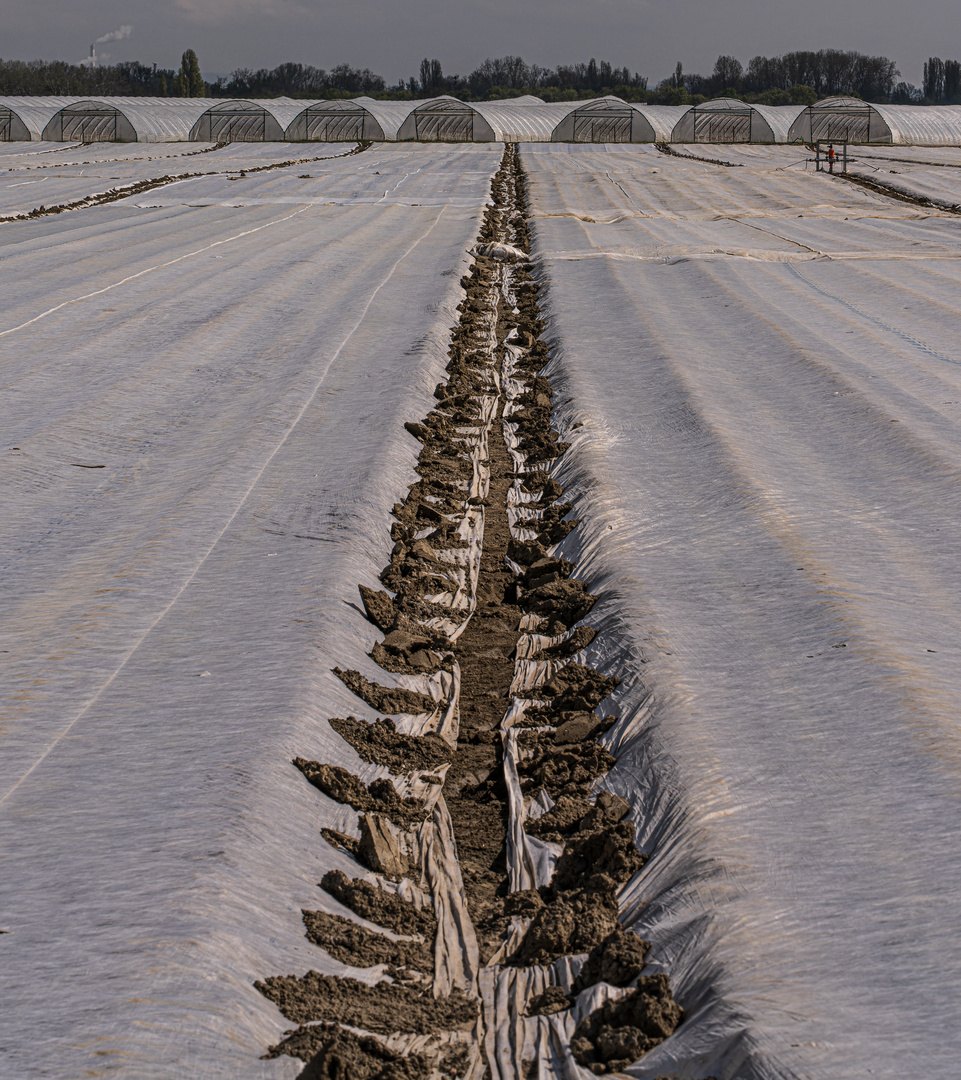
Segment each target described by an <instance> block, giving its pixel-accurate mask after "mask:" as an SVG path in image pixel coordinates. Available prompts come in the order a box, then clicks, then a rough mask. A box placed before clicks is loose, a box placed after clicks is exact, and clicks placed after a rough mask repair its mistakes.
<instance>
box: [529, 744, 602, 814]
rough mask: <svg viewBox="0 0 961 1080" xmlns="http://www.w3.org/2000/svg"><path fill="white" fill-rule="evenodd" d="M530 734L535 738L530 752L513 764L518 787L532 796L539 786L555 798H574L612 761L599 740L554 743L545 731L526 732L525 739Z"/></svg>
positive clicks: (584, 791)
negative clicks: (566, 743) (529, 756)
mask: <svg viewBox="0 0 961 1080" xmlns="http://www.w3.org/2000/svg"><path fill="white" fill-rule="evenodd" d="M532 736H533V737H534V738H535V739H537V742H535V746H537V750H536V751H535V753H534V756H533V757H532V758H527V759H525V760H523V761H520V762H518V764H517V772H518V775H519V776H520V778H521V790H522V791H523V792H524V794H525V795H529V796H531V797H532V798H533V797H534V796H535V795H536V794H537V792H538V791H540V790H542V789H543V790H544V791H546V792H547V793H548V794H549V795H550V796H551V798H552V799H555V800H556V799H557V798H558V797H559V796H560V795H562V794H563V795H570V796H572V797H575V798H576V797H577V796H579V795H581V794H582V793H586V792H587V791H589V790H590V787H591V784H592V783H593V782H594V780H595V779H597V777H598V776H602V775H603V774H604V773H606V772H608V771H609V770H610V769H611V767H612V766H613V765H614V764H615V759H614V757H613V756H612V755H611V754H610V753H609V752H608V751H607V750H605V749H604V747H603V746H601V745H600V744H599V743H596V742H591V741H588V742H584V743H581V744H580V745H578V744H571V745H565V746H557V745H555V743H554V740H553V738H552V737H551V736H549V735H548V736H546V737H545V736H540V735H534V733H529V734H528V735H527V739H531V737H532ZM525 741H526V740H525ZM542 748H543V749H542Z"/></svg>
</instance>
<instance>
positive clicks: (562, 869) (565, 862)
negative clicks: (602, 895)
mask: <svg viewBox="0 0 961 1080" xmlns="http://www.w3.org/2000/svg"><path fill="white" fill-rule="evenodd" d="M646 861H647V859H646V858H645V856H643V855H642V854H641V853H640V852H639V851H638V850H637V846H636V845H635V843H634V823H633V822H631V821H622V822H620V823H619V824H617V825H611V826H608V827H607V828H604V829H596V830H593V831H591V832H583V833H577V834H576V835H575V836H574V837H573V838H572V839H571V840H569V841H568V842H567V845H566V846H565V848H564V853H563V855H561V857H560V858H559V859H558V860H557V867H556V869H555V870H554V877H553V879H552V882H551V884H552V885H553V886H554V887H555V888H556V889H574V888H578V887H579V886H580V884H581V883H582V882H583V881H584V879H585V878H586V877H587V876H588V875H596V874H604V875H606V876H607V877H609V878H611V879H612V880H613V881H614V882H616V883H617V884H618V885H623V884H624V882H626V881H629V880H630V879H631V878H632V877H633V876H634V874H635V873H636V872H637V871H638V870H640V868H641V867H642V866H643V865H644V863H645V862H646Z"/></svg>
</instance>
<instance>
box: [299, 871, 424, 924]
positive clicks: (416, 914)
mask: <svg viewBox="0 0 961 1080" xmlns="http://www.w3.org/2000/svg"><path fill="white" fill-rule="evenodd" d="M320 887H321V888H322V889H323V890H324V892H326V893H329V894H330V895H331V896H332V897H333V898H334V899H335V900H339V901H340V903H342V904H343V905H344V907H346V908H350V910H351V911H353V912H354V913H355V914H357V915H359V916H360V917H361V918H362V919H367V920H368V921H369V922H375V923H379V924H380V925H381V926H386V927H388V928H389V929H391V930H393V931H394V933H395V934H420V935H421V936H423V937H425V938H427V940H428V941H433V940H434V935H435V934H436V933H437V919H436V918H435V917H434V913H433V912H432V911H429V910H427V909H422V910H418V909H417V908H416V907H414V905H413V904H412V903H411V902H410V901H409V900H403V899H401V897H399V896H397V894H396V893H392V892H387V891H386V890H385V889H378V888H377V886H376V885H371V883H370V882H369V881H364V880H363V879H362V878H353V879H352V878H349V877H348V876H347V875H346V874H345V873H343V872H342V871H340V870H331V871H329V872H328V873H326V874H324V877H323V879H322V881H321V883H320Z"/></svg>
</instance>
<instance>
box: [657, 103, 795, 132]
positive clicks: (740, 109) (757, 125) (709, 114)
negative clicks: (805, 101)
mask: <svg viewBox="0 0 961 1080" xmlns="http://www.w3.org/2000/svg"><path fill="white" fill-rule="evenodd" d="M802 108H803V107H802V106H800V105H780V106H775V105H749V104H747V102H744V101H738V100H736V99H735V98H718V99H717V100H716V101H708V102H706V103H705V104H703V105H694V106H692V107H691V108H690V109H688V110H687V112H685V113H684V115H683V116H682V117H681V119H680V120H679V121H678V122H677V124H676V125H675V126H674V130H673V132H672V133H671V142H681V143H783V142H787V141H788V131H789V128H790V126H791V123H792V122H793V121H794V120H795V119H796V118H797V115H798V114H799V113H800V112H801V111H802Z"/></svg>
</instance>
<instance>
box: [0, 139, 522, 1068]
mask: <svg viewBox="0 0 961 1080" xmlns="http://www.w3.org/2000/svg"><path fill="white" fill-rule="evenodd" d="M31 149H33V148H31ZM99 149H100V150H101V152H100V153H99V154H98V153H97V151H94V150H93V148H90V147H77V148H73V149H72V150H69V151H68V153H75V154H76V160H91V159H92V158H93V157H94V156H95V155H97V156H99V159H100V160H101V161H104V160H107V159H109V157H110V153H111V152H113V153H117V154H118V158H120V157H121V156H122V157H123V158H124V159H126V160H129V157H128V155H127V148H126V147H110V148H107V153H103V152H102V148H99ZM164 149H165V151H168V152H169V150H170V148H169V147H165V148H164ZM277 149H278V148H276V147H275V148H272V150H273V154H274V159H275V160H283V158H284V157H285V156H286V155H287V153H288V151H289V148H287V147H282V148H280V156H279V158H278V155H277ZM297 149H298V150H301V148H297ZM310 149H311V150H313V149H314V148H312V147H311V148H310ZM345 149H346V148H345ZM322 150H323V151H325V152H327V153H328V154H329V151H330V148H327V147H325V148H322ZM499 151H500V148H499V147H496V146H495V147H458V148H456V149H448V148H431V149H429V150H428V149H423V150H420V151H419V152H417V153H415V154H406V155H405V154H398V153H395V152H392V153H382V152H381V151H380V150H378V149H376V148H375V149H374V150H372V151H367V152H366V153H364V154H359V155H356V156H354V157H349V158H340V159H338V160H336V161H332V162H328V163H326V164H324V165H323V168H322V169H321V168H318V169H317V170H316V172H314V170H313V169H312V168H302V167H299V166H297V167H293V168H289V169H279V170H275V171H271V172H265V173H260V174H254V176H255V177H257V176H259V177H260V178H262V179H261V180H257V181H256V183H257V185H258V186H257V198H256V200H254V201H253V202H252V204H251V205H249V206H241V207H237V206H235V205H217V204H221V203H233V202H235V201H237V200H235V199H234V195H235V191H234V189H237V188H241V187H242V185H243V184H244V182H245V181H244V180H239V181H232V180H231V179H230V177H231V176H236V175H238V171H237V170H239V169H241V168H245V167H251V166H255V165H262V164H268V163H270V160H271V153H270V151H269V150H267V149H266V148H264V147H247V146H244V147H231V148H230V149H229V155H230V158H231V162H232V167H233V171H230V172H229V173H228V172H225V173H224V174H223V175H221V176H220V177H219V178H217V179H210V180H208V181H207V183H208V187H207V188H206V189H205V191H206V193H207V197H208V199H209V201H210V202H211V203H213V204H215V205H204V206H200V207H192V206H190V205H188V203H187V201H186V195H185V194H183V195H182V196H181V201H180V202H179V203H177V204H172V205H165V206H163V207H152V208H150V207H148V208H140V207H138V206H137V205H135V204H134V203H132V202H131V201H129V200H128V201H121V202H117V203H113V204H111V205H110V206H107V207H100V208H93V209H87V210H76V211H72V212H70V213H65V214H61V215H57V216H54V217H45V218H41V219H37V220H31V221H29V222H6V223H3V224H0V281H2V285H0V289H2V293H3V296H4V304H3V316H2V322H0V364H2V371H3V383H4V388H5V393H4V396H3V404H2V406H0V408H2V420H0V428H2V430H3V433H4V436H3V437H4V443H3V466H2V469H3V474H2V483H0V533H2V544H0V550H2V552H3V555H2V561H3V579H4V597H3V617H2V622H0V637H2V643H0V650H2V651H0V665H2V669H3V671H2V678H0V684H2V687H3V691H2V693H3V697H2V709H3V713H2V715H3V719H2V724H0V844H2V859H3V861H2V869H0V930H3V931H4V933H3V934H2V935H0V971H2V975H0V980H2V983H3V998H4V1002H5V1005H4V1008H3V1009H2V1010H0V1047H2V1049H0V1074H2V1075H3V1076H4V1077H22V1076H47V1075H49V1076H80V1075H91V1076H92V1075H95V1076H105V1075H113V1074H114V1073H117V1074H121V1075H125V1076H130V1077H134V1076H135V1077H138V1078H139V1077H169V1076H172V1075H183V1076H191V1077H231V1078H235V1077H238V1076H243V1077H256V1076H263V1077H272V1078H277V1077H289V1076H294V1075H296V1074H297V1073H298V1072H299V1071H300V1064H299V1063H298V1062H296V1061H293V1060H291V1059H290V1058H280V1059H277V1060H272V1061H261V1060H259V1059H260V1055H262V1054H263V1052H264V1050H265V1048H266V1047H267V1046H268V1045H269V1044H270V1043H272V1042H275V1041H276V1040H277V1038H278V1036H279V1035H280V1033H281V1032H282V1030H283V1028H284V1026H285V1022H284V1021H283V1019H282V1018H280V1016H279V1014H278V1012H277V1010H276V1008H275V1007H274V1005H273V1004H271V1003H270V1002H269V1001H267V1000H266V999H265V998H263V997H262V996H261V995H260V994H259V993H257V991H256V990H255V989H254V987H253V981H254V979H256V978H257V977H258V976H260V975H262V974H264V973H265V972H270V971H281V970H292V971H293V970H296V971H301V970H307V969H308V968H315V969H318V968H323V969H324V970H327V971H329V972H330V973H342V972H343V971H345V970H349V969H346V968H345V967H344V965H343V964H340V963H339V962H336V961H333V960H332V959H330V958H326V959H325V954H323V953H322V952H320V951H319V950H318V949H316V947H315V946H313V945H312V944H311V943H310V942H309V941H308V940H307V939H306V938H305V937H304V936H303V925H302V922H301V917H300V910H301V908H306V907H317V906H318V904H319V903H321V902H322V899H321V898H322V896H323V894H322V893H321V891H320V890H319V889H318V887H317V883H318V882H319V881H320V879H321V876H322V875H323V874H324V873H325V872H326V871H328V870H330V869H332V868H336V866H337V858H338V856H337V855H336V853H334V852H333V849H331V848H329V847H328V845H326V844H325V843H324V842H323V841H322V840H321V839H320V837H319V835H318V826H319V824H324V823H326V824H328V825H330V826H331V827H332V828H335V829H336V828H341V829H343V828H344V827H345V823H346V821H347V819H348V817H349V815H350V811H349V809H347V808H345V807H343V806H340V805H338V804H336V803H334V802H332V801H331V800H329V799H327V798H326V796H324V795H322V794H321V793H320V792H319V791H318V790H317V789H315V788H312V787H310V786H309V785H307V784H305V783H303V778H302V777H301V776H300V774H299V773H298V772H297V771H296V770H295V769H294V768H293V766H292V765H291V759H292V758H293V757H295V756H296V755H298V754H306V755H308V756H309V757H312V758H320V759H322V760H325V761H333V762H335V763H339V764H341V765H343V766H344V767H346V768H349V769H351V770H358V769H360V770H362V769H364V768H366V767H365V766H363V764H362V763H361V762H360V760H359V758H357V756H356V754H355V753H354V751H353V750H352V749H351V748H350V747H349V746H348V745H347V744H346V743H344V741H343V740H342V739H341V738H340V737H339V736H337V735H335V734H334V732H333V731H332V730H331V728H330V727H329V726H328V724H327V723H326V718H327V717H328V716H331V715H336V714H340V715H346V714H347V713H348V712H353V713H354V714H356V715H357V716H359V717H361V718H364V719H370V718H373V716H374V715H375V713H374V711H373V710H370V709H366V707H365V706H364V705H363V704H362V703H359V702H358V701H357V699H356V698H354V696H353V695H352V694H351V693H350V691H349V690H348V689H347V688H346V686H344V684H343V683H342V682H340V680H338V679H337V678H336V677H335V676H334V675H333V674H332V672H331V668H332V667H333V666H334V665H335V664H336V663H341V664H343V665H344V666H350V667H352V668H356V669H359V670H360V671H361V672H362V673H366V674H367V675H370V676H373V674H374V672H375V671H376V670H377V669H376V668H375V666H374V665H373V664H372V662H371V660H370V659H369V658H368V657H367V655H366V652H367V650H368V649H369V648H370V643H371V641H372V640H373V636H374V631H373V629H372V627H371V626H370V624H369V623H368V622H367V621H366V620H365V618H364V616H363V612H362V610H361V609H360V608H359V605H358V603H357V600H358V598H357V594H356V583H357V582H369V583H370V584H371V585H372V586H373V585H376V573H377V570H378V569H379V567H381V566H382V565H383V564H384V562H385V560H386V556H387V554H388V552H389V547H390V539H389V536H388V533H387V528H386V523H387V522H388V520H389V519H388V513H389V510H390V506H391V504H392V503H393V502H394V500H395V499H396V498H397V494H398V492H399V491H401V490H402V489H403V488H404V486H405V485H406V484H408V483H410V482H411V480H412V479H413V478H414V477H413V472H412V467H413V463H414V461H415V448H416V445H417V444H416V443H415V442H414V440H412V439H411V438H410V437H409V436H408V435H407V433H406V432H405V431H404V429H403V421H404V420H405V419H407V418H409V417H411V416H418V415H422V414H423V413H424V412H426V410H427V408H428V407H429V406H428V405H427V402H428V401H430V400H431V392H432V390H433V388H434V385H435V383H436V381H437V376H438V373H439V371H440V370H442V367H443V362H444V360H445V356H446V343H447V336H448V333H449V328H450V326H451V325H452V324H453V322H454V321H455V320H456V315H455V312H454V306H455V305H456V304H457V303H458V302H459V300H460V298H461V296H462V291H461V290H460V288H459V285H458V282H459V278H460V276H461V274H462V273H463V270H464V267H465V266H466V264H467V261H468V254H467V249H468V247H469V246H470V244H471V243H472V242H473V239H474V237H475V236H476V235H477V228H478V222H479V220H480V216H481V211H482V208H483V205H484V203H485V201H486V199H487V197H488V189H489V181H490V176H491V174H492V173H493V171H494V170H495V169H496V168H497V163H498V160H499ZM220 154H221V152H220V151H218V152H216V153H212V154H208V155H203V156H201V157H195V158H190V159H188V160H189V161H191V162H197V161H199V162H201V163H204V164H203V167H204V168H208V167H209V165H208V164H207V162H208V160H209V159H211V158H217V157H219V156H220ZM53 156H56V155H53ZM415 159H416V160H415ZM5 160H8V159H5ZM30 160H36V159H30ZM41 160H43V159H41ZM178 167H179V166H178ZM300 173H313V175H312V176H311V177H310V178H309V179H308V178H301V177H299V175H298V174H300ZM288 174H292V176H291V175H288ZM248 175H249V174H248ZM218 183H219V184H221V185H222V188H223V190H222V192H221V193H220V196H219V197H217V193H216V191H215V190H214V189H215V186H216V184H218ZM253 183H254V178H252V179H251V185H253ZM275 184H276V185H277V186H276V187H275V186H273V185H275ZM400 185H402V186H403V189H404V197H405V199H406V201H407V205H405V206H404V207H403V208H400V207H399V206H398V205H397V202H396V201H392V200H391V199H390V198H389V197H388V198H387V199H384V197H383V196H384V192H385V191H388V192H389V191H390V190H392V189H396V188H397V187H398V186H400ZM332 192H336V198H334V197H333V195H332V194H331V193H332ZM294 193H297V194H299V195H300V198H299V199H293V200H292V201H289V200H288V197H287V196H288V195H292V194H294ZM272 194H276V196H277V198H276V201H273V200H272ZM378 202H379V205H377V204H378ZM348 582H349V583H350V585H349V587H347V585H346V584H345V583H348ZM447 692H448V693H449V688H448V691H447ZM332 859H333V862H332V861H331V860H332ZM325 963H326V964H327V967H326V968H324V964H325Z"/></svg>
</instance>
